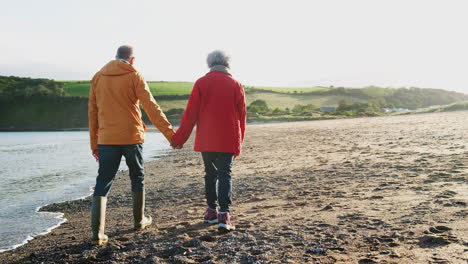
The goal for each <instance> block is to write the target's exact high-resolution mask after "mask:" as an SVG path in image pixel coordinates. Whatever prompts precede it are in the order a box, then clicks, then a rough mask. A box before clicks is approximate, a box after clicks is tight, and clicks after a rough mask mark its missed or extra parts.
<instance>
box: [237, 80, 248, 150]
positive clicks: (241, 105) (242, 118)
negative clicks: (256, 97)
mask: <svg viewBox="0 0 468 264" xmlns="http://www.w3.org/2000/svg"><path fill="white" fill-rule="evenodd" d="M237 115H238V117H239V122H240V129H241V142H244V136H245V122H246V118H247V114H246V109H245V94H244V88H243V87H242V85H240V93H239V97H238V99H237Z"/></svg>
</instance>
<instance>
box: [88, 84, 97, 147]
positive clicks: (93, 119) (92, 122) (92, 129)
mask: <svg viewBox="0 0 468 264" xmlns="http://www.w3.org/2000/svg"><path fill="white" fill-rule="evenodd" d="M95 89H96V87H95V78H93V80H92V81H91V89H89V101H88V120H89V139H90V145H91V150H92V151H93V153H95V152H97V150H98V144H97V142H98V134H99V132H98V131H99V122H98V107H97V104H96V94H95Z"/></svg>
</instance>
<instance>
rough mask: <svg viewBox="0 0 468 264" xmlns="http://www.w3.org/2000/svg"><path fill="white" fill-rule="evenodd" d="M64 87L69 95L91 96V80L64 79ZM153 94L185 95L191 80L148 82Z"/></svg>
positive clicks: (188, 90) (190, 86) (188, 91)
mask: <svg viewBox="0 0 468 264" xmlns="http://www.w3.org/2000/svg"><path fill="white" fill-rule="evenodd" d="M62 82H63V89H64V90H65V93H67V95H68V96H80V97H88V96H89V88H90V82H89V81H62ZM148 86H149V88H150V90H151V93H153V95H155V96H158V95H185V94H190V92H191V91H192V87H193V83H191V82H148Z"/></svg>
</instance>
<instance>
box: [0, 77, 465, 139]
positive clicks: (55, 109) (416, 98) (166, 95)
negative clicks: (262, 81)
mask: <svg viewBox="0 0 468 264" xmlns="http://www.w3.org/2000/svg"><path fill="white" fill-rule="evenodd" d="M148 86H149V87H150V89H151V92H152V93H153V95H155V98H156V101H157V102H158V103H159V104H160V106H161V107H162V109H163V110H164V111H165V112H166V115H167V116H168V118H169V119H170V121H171V122H173V123H177V122H178V121H179V120H180V118H181V115H182V113H183V110H184V109H185V107H186V104H187V100H188V98H189V95H190V92H191V90H192V87H193V83H190V82H148ZM89 89H90V82H89V81H60V82H58V81H54V80H48V79H31V78H19V77H5V76H0V102H1V106H0V110H1V113H0V130H27V129H35V130H44V129H45V130H50V129H65V128H86V127H87V124H88V121H87V101H88V98H87V97H88V95H89ZM244 89H245V94H246V100H247V105H248V108H247V109H248V120H249V121H296V120H315V119H330V118H343V117H350V116H374V115H383V114H384V113H382V109H383V108H406V109H411V110H414V109H419V108H427V107H429V106H434V105H447V106H444V107H440V108H437V109H439V110H434V109H432V108H431V109H429V110H426V111H451V110H463V109H466V105H467V103H466V102H464V103H458V102H462V101H468V95H465V94H462V93H456V92H450V91H446V90H442V89H422V88H399V89H396V88H392V89H389V88H382V87H376V86H369V87H365V88H346V87H303V88H287V87H244ZM144 119H145V120H146V121H148V120H147V118H146V116H144Z"/></svg>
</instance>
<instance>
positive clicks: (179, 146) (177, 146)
mask: <svg viewBox="0 0 468 264" xmlns="http://www.w3.org/2000/svg"><path fill="white" fill-rule="evenodd" d="M171 147H172V149H181V148H182V147H183V145H182V146H181V145H177V144H175V143H174V142H172V143H171Z"/></svg>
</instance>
